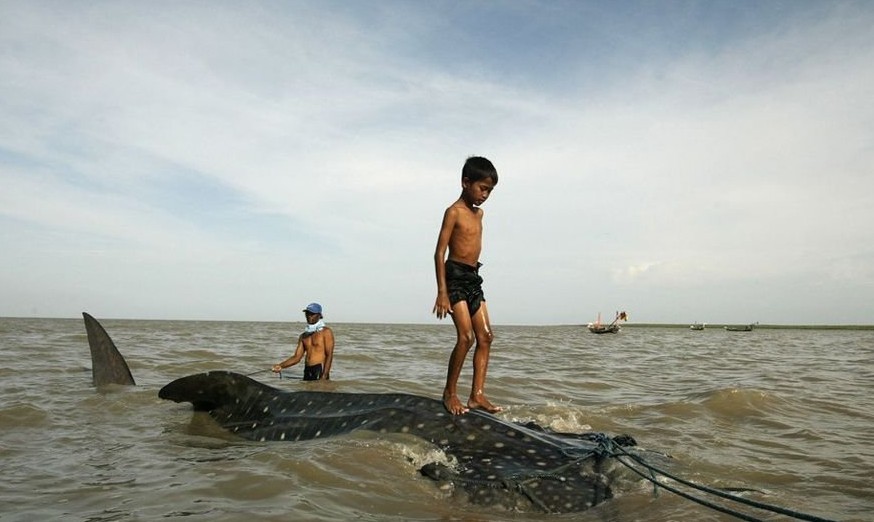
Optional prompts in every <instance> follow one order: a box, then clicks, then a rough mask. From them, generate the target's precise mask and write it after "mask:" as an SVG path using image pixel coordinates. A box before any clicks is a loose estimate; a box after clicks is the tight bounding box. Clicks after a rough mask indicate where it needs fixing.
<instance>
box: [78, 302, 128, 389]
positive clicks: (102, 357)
mask: <svg viewBox="0 0 874 522" xmlns="http://www.w3.org/2000/svg"><path fill="white" fill-rule="evenodd" d="M82 317H83V318H84V319H85V332H86V333H87V334H88V347H89V348H91V380H92V382H93V383H94V386H103V385H106V384H121V385H131V386H133V385H136V382H134V376H133V375H132V374H131V372H130V368H128V365H127V361H125V360H124V357H122V355H121V353H119V351H118V348H116V347H115V343H114V342H112V338H110V337H109V334H107V333H106V330H104V328H103V325H101V324H100V323H99V322H98V321H97V319H95V318H94V317H92V316H91V315H90V314H88V312H82Z"/></svg>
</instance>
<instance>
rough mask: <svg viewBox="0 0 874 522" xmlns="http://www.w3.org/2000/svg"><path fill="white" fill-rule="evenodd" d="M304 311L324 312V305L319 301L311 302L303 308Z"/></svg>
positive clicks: (312, 312)
mask: <svg viewBox="0 0 874 522" xmlns="http://www.w3.org/2000/svg"><path fill="white" fill-rule="evenodd" d="M303 311H304V312H309V313H311V314H319V315H321V314H322V305H320V304H319V303H310V304H308V305H307V307H306V308H304V309H303Z"/></svg>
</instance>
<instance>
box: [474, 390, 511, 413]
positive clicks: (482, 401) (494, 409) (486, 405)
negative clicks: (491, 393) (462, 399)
mask: <svg viewBox="0 0 874 522" xmlns="http://www.w3.org/2000/svg"><path fill="white" fill-rule="evenodd" d="M467 407H468V408H470V409H472V410H485V411H487V412H489V413H498V412H499V411H504V408H501V407H500V406H495V405H494V404H492V403H491V402H489V400H488V399H486V396H485V395H483V394H481V393H480V394H478V395H477V396H476V397H471V398H470V399H468V400H467Z"/></svg>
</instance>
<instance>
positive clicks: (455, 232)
mask: <svg viewBox="0 0 874 522" xmlns="http://www.w3.org/2000/svg"><path fill="white" fill-rule="evenodd" d="M497 184H498V172H497V170H495V167H494V165H492V162H491V161H489V160H487V159H486V158H482V157H477V156H475V157H470V158H468V159H467V161H465V162H464V167H463V168H462V170H461V196H460V197H459V198H458V200H457V201H456V202H455V203H453V204H452V205H450V207H449V208H447V209H446V211H445V212H444V213H443V223H442V225H441V226H440V234H439V235H438V236H437V248H436V250H435V252H434V269H435V271H436V273H437V300H436V301H435V303H434V309H433V310H432V312H433V313H435V314H437V318H438V319H443V318H444V317H446V315H447V314H449V315H451V316H452V322H453V323H455V332H456V336H457V337H456V341H455V348H453V350H452V355H450V356H449V368H448V370H447V373H446V386H445V387H444V388H443V405H444V406H445V407H446V409H447V410H448V411H449V412H450V413H452V414H453V415H459V414H462V413H466V412H467V411H468V410H469V409H483V410H485V411H488V412H490V413H495V412H498V411H501V408H500V407H499V406H495V405H494V404H492V403H491V402H489V400H488V399H486V396H485V394H484V392H483V388H484V387H485V381H486V371H487V370H488V366H489V350H490V349H491V344H492V326H491V324H490V322H489V311H488V307H487V306H486V299H485V295H484V294H483V290H482V282H483V279H482V277H480V275H479V267H480V266H481V263H480V262H479V255H480V252H481V251H482V237H483V236H482V233H483V211H482V209H481V208H479V207H480V206H481V205H482V204H483V203H485V201H486V200H487V199H488V198H489V195H490V194H491V193H492V190H493V189H494V188H495V185H497ZM447 249H448V251H449V253H448V257H447ZM474 341H476V349H475V350H474V354H473V385H472V386H471V390H470V397H469V398H468V400H467V407H464V405H462V403H461V401H460V400H459V398H458V378H459V376H460V375H461V368H462V366H464V360H465V358H466V357H467V352H468V351H470V348H471V347H472V346H473V343H474Z"/></svg>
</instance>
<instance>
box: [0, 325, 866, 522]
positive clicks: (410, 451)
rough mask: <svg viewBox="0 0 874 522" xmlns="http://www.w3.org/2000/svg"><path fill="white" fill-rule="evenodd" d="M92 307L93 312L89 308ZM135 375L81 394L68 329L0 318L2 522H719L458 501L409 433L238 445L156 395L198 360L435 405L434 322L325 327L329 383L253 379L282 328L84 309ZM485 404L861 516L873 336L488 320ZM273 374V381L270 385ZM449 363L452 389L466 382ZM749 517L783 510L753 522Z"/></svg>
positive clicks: (833, 514) (441, 365) (81, 368)
mask: <svg viewBox="0 0 874 522" xmlns="http://www.w3.org/2000/svg"><path fill="white" fill-rule="evenodd" d="M98 319H100V318H99V317H98ZM101 322H102V323H103V325H104V326H105V327H106V329H107V331H108V332H109V334H110V335H111V336H112V338H113V339H114V341H115V343H116V345H117V346H118V348H119V350H120V351H121V353H122V354H123V355H124V356H125V358H126V359H127V361H128V364H129V365H130V367H131V371H132V373H133V375H134V377H135V379H136V380H137V386H136V387H109V388H106V389H100V390H97V389H95V388H94V387H93V386H91V371H90V364H91V361H90V355H89V350H88V343H87V338H86V335H85V329H84V325H83V322H82V321H81V320H73V319H8V318H7V319H0V350H2V354H3V359H4V364H3V367H2V368H0V392H2V393H0V397H2V398H0V455H2V463H3V476H4V480H3V481H2V482H0V519H2V520H38V519H59V518H64V519H69V520H92V521H96V520H155V519H161V518H170V519H175V518H183V517H184V518H185V519H186V520H211V521H212V520H220V521H222V520H228V521H230V520H244V519H245V520H337V519H342V520H350V519H356V520H387V519H391V520H437V519H439V520H506V519H513V520H592V521H595V520H597V521H606V522H627V521H637V520H654V521H668V520H734V518H732V517H730V516H728V515H725V514H720V513H716V512H715V511H713V510H711V509H709V508H706V507H703V506H700V505H697V504H695V503H694V502H691V501H689V500H687V499H683V498H680V497H678V496H676V495H674V494H672V493H670V492H668V491H665V490H659V493H658V495H657V496H655V495H653V488H652V486H651V485H649V484H648V483H647V482H645V481H643V480H636V481H628V482H626V483H624V484H623V487H622V489H621V490H619V491H616V498H614V499H613V500H610V501H608V502H606V503H605V504H602V505H600V506H598V507H596V508H594V509H592V510H590V511H588V512H585V513H582V514H575V515H544V514H536V513H516V512H506V511H500V510H497V509H490V508H486V507H480V506H472V505H469V504H468V503H466V502H465V501H464V499H463V498H459V497H457V496H452V495H451V494H450V493H449V492H447V491H444V490H441V489H440V488H438V487H437V486H436V484H435V483H433V482H431V481H430V480H428V479H425V478H423V477H421V476H420V475H419V473H418V472H417V469H418V468H419V467H420V466H421V465H422V464H424V463H426V462H429V461H432V460H435V459H441V458H445V456H443V455H441V453H440V452H439V451H438V450H437V449H435V448H433V447H430V446H429V445H428V444H427V443H425V442H424V441H421V440H418V439H413V438H409V437H400V436H397V437H393V436H392V437H387V438H380V437H377V436H376V435H373V434H367V433H361V434H354V435H352V436H344V437H339V438H335V439H328V440H319V441H309V442H303V443H289V442H274V443H252V442H243V441H239V440H237V439H235V438H233V437H232V436H230V435H228V434H227V433H225V432H223V431H222V430H221V429H219V428H218V427H216V425H215V424H214V423H213V422H212V421H211V419H210V418H209V417H208V416H206V415H203V414H193V413H192V411H191V408H190V405H180V404H175V403H170V402H167V401H162V400H160V399H158V397H157V392H158V390H159V389H160V388H161V387H162V386H163V385H164V384H166V383H168V382H170V381H171V380H173V379H175V378H177V377H181V376H184V375H188V374H191V373H197V372H201V371H204V370H216V369H227V370H234V371H237V372H240V373H253V372H261V373H255V375H253V377H255V378H257V379H260V380H262V381H263V382H266V383H268V384H271V385H274V386H277V387H280V388H284V389H289V390H295V389H302V388H304V387H309V388H311V389H318V390H325V391H331V390H336V391H347V392H396V391H397V392H405V393H415V394H420V395H427V396H433V397H437V396H439V392H440V390H441V388H442V384H443V378H444V371H445V364H446V359H447V357H448V353H449V350H450V348H451V344H452V342H453V338H454V331H453V330H452V328H451V326H448V325H440V326H426V325H368V324H337V325H332V326H334V328H335V332H336V335H337V340H338V348H337V355H336V363H335V367H334V369H333V371H332V377H333V378H334V380H333V381H331V382H330V383H303V382H301V381H300V380H298V379H297V377H299V374H298V371H297V369H295V370H294V371H292V372H285V373H284V375H285V377H286V378H284V379H281V380H280V379H278V378H277V377H275V376H273V375H272V374H270V373H269V372H263V371H262V370H264V369H266V368H268V367H269V365H270V364H272V363H274V362H276V361H278V360H280V359H281V358H284V357H285V356H287V354H288V351H289V350H290V349H291V340H292V339H294V338H295V337H296V335H297V331H298V330H299V329H300V328H301V327H302V325H301V324H282V323H246V322H186V321H130V320H102V321H101ZM495 331H496V334H497V338H496V341H495V344H494V346H493V352H492V362H491V366H490V369H489V381H488V391H489V394H490V396H491V398H492V399H493V400H494V401H495V402H498V403H500V404H502V405H504V406H505V407H506V411H505V412H504V413H502V414H501V415H502V416H503V417H504V418H506V419H510V420H520V421H527V420H535V421H537V422H538V423H540V424H543V425H546V426H549V427H552V428H554V429H557V430H561V431H577V432H579V431H585V430H595V431H603V432H606V433H608V434H611V435H615V434H620V433H627V434H630V435H632V436H633V437H634V438H635V439H636V440H637V441H638V443H639V444H640V445H641V446H642V447H644V448H646V449H650V450H653V451H657V452H664V453H667V454H670V455H671V456H672V458H671V459H670V470H671V471H672V472H673V473H675V474H677V475H679V476H682V477H684V478H687V479H689V480H693V481H695V482H698V483H701V484H706V485H711V486H717V487H726V486H728V487H741V488H749V489H752V490H755V491H754V492H751V493H746V494H745V495H746V496H747V497H748V498H752V499H755V500H757V501H760V502H766V503H769V504H776V505H780V506H783V507H786V508H790V509H793V510H797V511H801V512H805V513H810V514H815V515H818V516H821V517H825V518H830V519H835V520H872V516H871V515H870V513H871V512H874V486H872V479H874V471H872V470H874V449H872V448H874V430H872V427H874V401H872V400H871V398H870V397H871V396H872V395H874V332H872V331H844V330H800V329H799V330H791V329H788V330H757V331H754V332H750V333H729V332H725V331H723V330H714V329H708V330H705V331H703V332H692V331H689V330H687V329H679V328H678V329H671V328H645V327H637V328H631V327H627V328H625V329H624V330H623V331H622V332H621V333H619V334H618V335H606V336H596V335H592V334H589V333H587V332H586V331H585V330H584V329H583V328H582V327H572V326H562V327H523V326H512V327H509V326H505V327H501V326H497V327H496V328H495ZM289 377H292V378H289ZM469 379H470V371H469V366H468V367H466V368H465V371H464V373H463V374H462V385H463V386H466V385H467V383H469ZM757 516H760V517H761V518H763V519H767V520H787V519H786V518H784V517H779V516H774V515H770V516H767V515H765V514H763V513H760V512H759V513H757Z"/></svg>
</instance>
